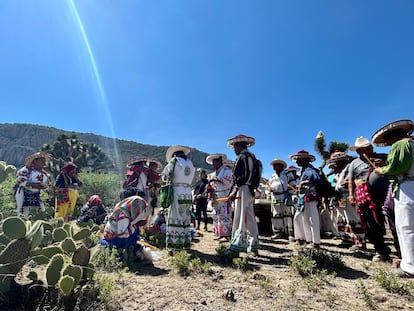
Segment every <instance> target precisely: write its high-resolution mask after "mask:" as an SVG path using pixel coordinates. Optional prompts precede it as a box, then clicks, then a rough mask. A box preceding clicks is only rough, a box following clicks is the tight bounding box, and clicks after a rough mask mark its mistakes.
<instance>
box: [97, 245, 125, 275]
mask: <svg viewBox="0 0 414 311" xmlns="http://www.w3.org/2000/svg"><path fill="white" fill-rule="evenodd" d="M91 262H92V263H93V264H94V265H95V267H96V268H101V269H103V270H105V271H108V272H112V271H119V270H121V269H122V268H123V266H124V265H123V258H120V256H119V254H118V250H117V249H116V248H115V247H113V248H109V247H99V248H98V249H97V251H96V254H95V255H94V256H93V258H92V260H91Z"/></svg>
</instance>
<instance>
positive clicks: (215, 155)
mask: <svg viewBox="0 0 414 311" xmlns="http://www.w3.org/2000/svg"><path fill="white" fill-rule="evenodd" d="M220 158H221V159H222V160H223V163H224V161H225V160H226V159H227V156H226V155H225V154H224V153H213V154H210V155H208V156H207V158H206V162H207V163H208V164H210V165H213V160H215V159H220Z"/></svg>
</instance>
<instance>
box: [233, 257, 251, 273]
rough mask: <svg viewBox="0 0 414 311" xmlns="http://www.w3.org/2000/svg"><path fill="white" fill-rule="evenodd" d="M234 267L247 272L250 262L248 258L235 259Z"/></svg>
mask: <svg viewBox="0 0 414 311" xmlns="http://www.w3.org/2000/svg"><path fill="white" fill-rule="evenodd" d="M233 266H235V267H236V268H237V269H239V270H241V271H247V269H248V262H247V258H233Z"/></svg>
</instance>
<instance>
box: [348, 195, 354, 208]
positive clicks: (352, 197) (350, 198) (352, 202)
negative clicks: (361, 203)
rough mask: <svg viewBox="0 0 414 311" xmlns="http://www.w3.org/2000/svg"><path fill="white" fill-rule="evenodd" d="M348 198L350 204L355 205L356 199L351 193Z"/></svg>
mask: <svg viewBox="0 0 414 311" xmlns="http://www.w3.org/2000/svg"><path fill="white" fill-rule="evenodd" d="M348 200H349V203H351V205H352V206H355V204H356V200H355V197H354V196H353V195H350V196H349V197H348Z"/></svg>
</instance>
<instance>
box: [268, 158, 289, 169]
mask: <svg viewBox="0 0 414 311" xmlns="http://www.w3.org/2000/svg"><path fill="white" fill-rule="evenodd" d="M275 164H281V165H283V168H284V169H285V168H286V167H287V164H286V162H285V161H283V160H281V159H277V158H276V159H273V160H272V162H270V166H273V165H275Z"/></svg>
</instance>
